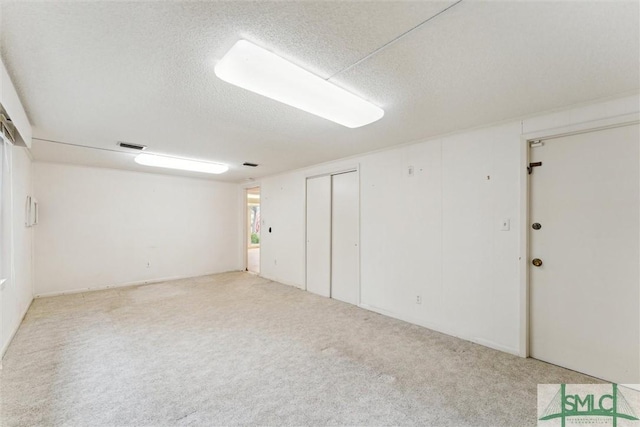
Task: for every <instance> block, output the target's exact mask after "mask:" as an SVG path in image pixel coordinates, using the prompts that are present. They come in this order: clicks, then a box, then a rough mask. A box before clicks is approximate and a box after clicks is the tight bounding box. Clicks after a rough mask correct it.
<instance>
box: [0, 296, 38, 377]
mask: <svg viewBox="0 0 640 427" xmlns="http://www.w3.org/2000/svg"><path fill="white" fill-rule="evenodd" d="M33 299H34V298H33V297H32V298H31V301H29V304H27V306H26V308H25V309H24V311H23V312H22V316H20V320H19V321H18V322H16V324H15V326H14V327H13V330H12V331H11V335H10V336H9V339H8V340H7V342H6V343H5V344H4V346H3V347H2V349H1V350H0V369H2V359H3V358H4V354H5V353H6V352H7V349H8V348H9V346H10V345H11V342H12V341H13V338H14V337H15V336H16V333H17V332H18V329H20V325H22V321H23V320H24V317H25V316H26V315H27V312H28V311H29V308H30V307H31V304H33Z"/></svg>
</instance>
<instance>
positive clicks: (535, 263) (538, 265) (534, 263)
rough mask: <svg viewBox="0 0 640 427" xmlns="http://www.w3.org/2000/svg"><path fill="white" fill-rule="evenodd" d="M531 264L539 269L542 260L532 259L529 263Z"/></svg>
mask: <svg viewBox="0 0 640 427" xmlns="http://www.w3.org/2000/svg"><path fill="white" fill-rule="evenodd" d="M531 264H533V265H535V266H536V267H540V266H541V265H542V260H541V259H540V258H534V259H533V261H531Z"/></svg>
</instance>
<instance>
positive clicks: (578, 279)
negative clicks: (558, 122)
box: [529, 125, 640, 383]
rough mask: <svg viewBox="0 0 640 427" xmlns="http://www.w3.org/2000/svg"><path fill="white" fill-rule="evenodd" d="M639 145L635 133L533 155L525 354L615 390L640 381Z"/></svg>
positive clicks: (583, 137)
mask: <svg viewBox="0 0 640 427" xmlns="http://www.w3.org/2000/svg"><path fill="white" fill-rule="evenodd" d="M639 141H640V134H639V130H638V125H631V126H623V127H617V128H613V129H606V130H600V131H594V132H589V133H583V134H579V135H573V136H567V137H562V138H557V139H551V140H548V141H544V145H542V146H538V147H532V148H531V149H530V157H531V162H542V165H541V166H540V167H535V168H533V173H532V175H531V176H530V184H531V196H530V197H531V199H530V202H531V204H530V224H529V227H530V228H529V236H530V251H531V252H530V259H529V265H530V267H529V268H530V310H531V328H530V345H531V356H532V357H535V358H537V359H541V360H544V361H547V362H550V363H553V364H556V365H560V366H564V367H567V368H570V369H573V370H576V371H580V372H584V373H586V374H589V375H592V376H595V377H598V378H602V379H605V380H607V381H612V382H618V383H640V308H639V306H640V274H639V261H640V252H639V240H640V239H639V237H640V227H639V224H640V212H639V195H640V179H639V173H638V169H639V160H640V155H639V148H638V146H639ZM536 224H539V225H540V227H538V225H536ZM534 226H535V228H534ZM535 259H539V260H541V261H542V265H540V266H539V267H536V266H534V265H533V261H535Z"/></svg>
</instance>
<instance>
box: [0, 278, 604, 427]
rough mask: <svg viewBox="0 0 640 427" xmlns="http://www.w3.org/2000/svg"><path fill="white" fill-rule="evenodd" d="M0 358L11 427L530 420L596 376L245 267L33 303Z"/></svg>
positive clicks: (0, 398) (4, 414) (5, 419)
mask: <svg viewBox="0 0 640 427" xmlns="http://www.w3.org/2000/svg"><path fill="white" fill-rule="evenodd" d="M3 365H4V366H3V369H2V370H1V371H0V393H1V394H0V405H1V408H0V416H1V420H2V425H3V426H32V425H41V426H58V425H65V426H169V425H180V426H182V425H193V426H210V425H238V424H242V425H366V426H373V425H420V426H509V427H513V426H533V425H536V389H537V388H536V386H537V384H538V383H591V382H596V380H595V379H593V378H590V377H587V376H584V375H581V374H578V373H575V372H572V371H569V370H566V369H562V368H559V367H556V366H552V365H549V364H546V363H542V362H539V361H536V360H532V359H522V358H518V357H515V356H511V355H508V354H505V353H501V352H499V351H494V350H491V349H488V348H485V347H482V346H480V345H476V344H472V343H470V342H467V341H463V340H460V339H457V338H453V337H450V336H447V335H444V334H440V333H437V332H434V331H431V330H428V329H425V328H422V327H419V326H414V325H411V324H408V323H405V322H401V321H398V320H394V319H391V318H388V317H385V316H381V315H378V314H375V313H372V312H369V311H366V310H363V309H360V308H357V307H355V306H352V305H349V304H344V303H341V302H339V301H335V300H331V299H327V298H322V297H319V296H315V295H313V294H310V293H307V292H304V291H301V290H298V289H295V288H292V287H290V286H285V285H282V284H279V283H275V282H271V281H268V280H265V279H262V278H259V277H257V276H253V275H250V274H247V273H225V274H219V275H213V276H205V277H199V278H193V279H188V280H179V281H172V282H164V283H158V284H152V285H145V286H137V287H130V288H118V289H111V290H106V291H98V292H88V293H83V294H75V295H66V296H60V297H53V298H42V299H37V300H35V301H34V302H33V305H32V306H31V308H30V310H29V312H28V314H27V316H26V318H25V320H24V322H23V323H22V325H21V326H20V329H19V331H18V333H17V335H16V337H15V340H14V342H13V343H12V345H11V346H10V348H9V350H8V351H7V354H6V356H5V359H4V363H3Z"/></svg>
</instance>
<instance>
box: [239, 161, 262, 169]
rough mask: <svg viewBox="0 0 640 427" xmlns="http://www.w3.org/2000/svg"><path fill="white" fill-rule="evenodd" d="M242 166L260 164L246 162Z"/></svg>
mask: <svg viewBox="0 0 640 427" xmlns="http://www.w3.org/2000/svg"><path fill="white" fill-rule="evenodd" d="M242 166H249V167H250V168H255V167H256V166H258V164H257V163H250V162H244V163H243V164H242Z"/></svg>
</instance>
